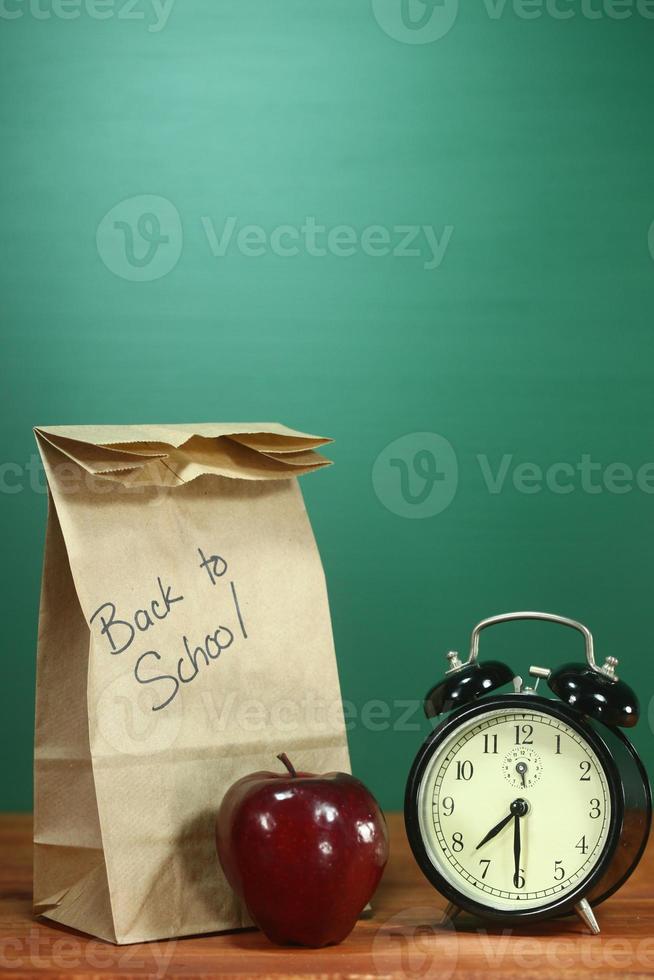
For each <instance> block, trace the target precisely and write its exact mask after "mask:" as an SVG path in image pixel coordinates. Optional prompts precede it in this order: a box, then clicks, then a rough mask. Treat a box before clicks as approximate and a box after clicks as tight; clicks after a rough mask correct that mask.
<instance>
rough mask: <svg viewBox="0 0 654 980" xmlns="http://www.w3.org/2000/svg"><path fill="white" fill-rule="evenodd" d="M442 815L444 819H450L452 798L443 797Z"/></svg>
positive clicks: (452, 804)
mask: <svg viewBox="0 0 654 980" xmlns="http://www.w3.org/2000/svg"><path fill="white" fill-rule="evenodd" d="M443 813H444V814H445V816H446V817H451V816H452V814H453V813H454V798H453V797H451V796H445V797H443Z"/></svg>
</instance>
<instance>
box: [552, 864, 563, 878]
mask: <svg viewBox="0 0 654 980" xmlns="http://www.w3.org/2000/svg"><path fill="white" fill-rule="evenodd" d="M564 878H565V868H564V867H563V861H555V862H554V881H563V879H564Z"/></svg>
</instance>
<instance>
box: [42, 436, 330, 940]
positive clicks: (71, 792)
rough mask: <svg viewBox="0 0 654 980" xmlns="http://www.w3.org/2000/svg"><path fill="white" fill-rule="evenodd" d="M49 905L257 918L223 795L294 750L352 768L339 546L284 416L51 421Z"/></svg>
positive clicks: (155, 918) (45, 815)
mask: <svg viewBox="0 0 654 980" xmlns="http://www.w3.org/2000/svg"><path fill="white" fill-rule="evenodd" d="M35 434H36V438H37V442H38V445H39V450H40V452H41V456H42V459H43V463H44V466H45V471H46V475H47V480H48V486H49V511H48V527H47V534H46V546H45V561H44V568H43V584H42V593H41V607H40V618H39V639H38V669H37V687H36V737H35V760H34V765H35V827H34V847H35V855H34V909H35V912H37V913H40V914H43V915H46V916H47V917H48V918H50V919H53V920H55V921H56V922H60V923H64V924H65V925H67V926H71V927H74V928H75V929H79V930H82V931H84V932H87V933H92V934H93V935H96V936H99V937H101V938H103V939H107V940H110V941H112V942H116V943H134V942H140V941H144V940H152V939H161V938H167V937H173V936H183V935H189V934H192V933H204V932H211V931H218V930H226V929H234V928H239V927H242V926H247V925H249V924H250V920H249V919H248V917H247V913H246V911H245V910H244V909H243V908H242V907H241V905H240V904H239V902H238V900H237V899H236V897H235V896H234V895H233V893H232V892H231V890H230V889H229V887H228V885H227V884H226V882H225V879H224V877H223V875H222V872H221V871H220V868H219V866H218V863H217V859H216V854H215V846H214V820H215V814H216V810H217V808H218V806H219V804H220V802H221V799H222V797H223V795H224V793H225V791H226V790H227V788H228V787H229V786H230V785H231V784H232V783H233V782H234V780H236V779H239V778H240V777H241V776H243V775H245V774H246V773H248V772H252V771H254V770H259V769H271V770H276V769H277V768H278V767H279V766H280V763H278V762H277V760H276V758H275V757H276V755H277V754H278V753H280V752H282V751H284V752H286V753H287V754H288V755H289V757H290V758H291V760H292V761H293V762H294V764H295V765H296V766H297V767H299V768H302V769H304V770H307V771H313V772H326V771H331V770H343V771H349V757H348V750H347V741H346V734H345V725H344V718H343V711H342V702H341V696H340V690H339V681H338V674H337V668H336V660H335V656H334V647H333V640H332V632H331V624H330V617H329V608H328V603H327V593H326V588H325V581H324V575H323V570H322V566H321V562H320V557H319V554H318V551H317V548H316V544H315V541H314V538H313V534H312V530H311V525H310V523H309V519H308V516H307V513H306V510H305V507H304V503H303V500H302V495H301V493H300V489H299V485H298V481H297V479H296V478H297V477H298V476H300V475H302V474H306V473H310V472H311V471H313V470H315V469H319V468H321V467H322V466H324V465H326V464H327V463H328V462H329V461H328V460H326V459H325V458H324V457H322V456H321V455H319V454H318V453H317V452H316V448H317V447H320V446H322V445H323V444H324V443H325V442H328V441H329V440H327V439H323V438H319V437H316V436H310V435H306V434H303V433H300V432H295V431H293V430H292V429H287V428H286V427H285V426H282V425H278V424H274V423H265V424H263V423H262V424H259V423H248V424H241V423H237V424H218V423H210V424H202V425H170V426H169V425H166V426H160V425H134V426H132V425H125V426H56V427H51V426H39V427H38V428H36V429H35Z"/></svg>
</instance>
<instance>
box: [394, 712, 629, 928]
mask: <svg viewBox="0 0 654 980" xmlns="http://www.w3.org/2000/svg"><path fill="white" fill-rule="evenodd" d="M502 708H511V709H513V710H521V711H525V712H529V711H531V710H534V711H540V712H543V713H545V714H550V715H552V716H553V717H555V718H557V719H558V720H559V721H563V722H565V723H566V724H567V725H570V727H571V728H573V729H574V730H575V731H576V732H577V734H578V735H580V736H581V737H582V738H583V739H585V741H586V742H587V743H588V744H589V745H590V747H591V748H592V749H593V751H594V752H595V754H596V755H597V758H598V759H599V761H600V764H601V766H602V768H603V769H604V774H605V776H606V781H607V784H608V787H609V796H610V800H611V819H610V824H609V832H608V837H607V841H606V844H605V846H604V851H603V853H602V855H601V857H600V859H599V860H598V861H597V863H596V864H595V865H594V867H593V868H592V870H591V871H590V872H589V874H588V875H587V876H586V877H585V878H583V879H582V881H581V882H579V883H578V885H576V886H575V888H574V890H573V891H572V892H568V893H567V894H566V895H565V896H563V897H562V898H555V899H554V900H553V901H551V902H548V903H547V904H545V905H540V906H538V907H537V908H525V909H520V908H517V909H515V910H513V909H511V910H507V909H494V908H493V907H492V906H489V905H485V904H483V903H482V902H476V901H474V900H473V899H471V898H469V897H468V896H467V895H465V894H464V893H462V892H461V891H459V890H458V889H457V888H456V887H455V886H454V885H452V883H451V882H450V881H448V879H446V878H445V877H444V876H443V875H442V874H441V873H440V871H439V870H438V869H437V868H436V867H435V866H434V864H433V863H432V861H431V859H430V857H429V854H428V852H427V849H426V847H425V845H424V842H423V839H422V835H421V833H420V822H419V813H418V794H419V790H420V784H421V782H422V779H423V776H424V774H425V770H426V768H427V766H428V764H429V762H430V760H431V758H432V756H433V754H434V752H435V751H436V750H437V749H438V746H439V745H440V744H441V742H442V741H443V740H444V739H445V738H447V737H448V736H449V735H450V734H451V732H453V731H455V730H456V729H457V728H458V727H459V726H460V725H461V724H462V723H464V722H466V721H469V720H470V719H472V718H475V717H476V716H477V715H483V714H486V713H488V712H489V711H496V710H501V709H502ZM404 821H405V825H406V832H407V837H408V839H409V844H410V846H411V850H412V851H413V855H414V857H415V859H416V861H417V863H418V865H419V867H420V870H421V871H422V873H423V874H424V875H425V877H426V878H427V880H428V881H429V882H430V883H431V884H432V885H433V886H434V887H435V888H436V889H437V890H438V891H439V892H440V894H441V895H443V896H444V897H445V898H447V900H448V901H449V902H452V903H453V904H454V905H456V906H458V907H459V908H461V909H464V910H465V911H466V912H470V913H471V914H473V915H475V916H478V917H480V918H484V919H489V920H493V921H496V922H510V921H513V922H515V921H516V920H517V919H519V920H521V921H532V922H533V921H536V920H538V919H547V918H552V917H553V916H558V915H565V914H566V913H568V912H571V911H572V910H573V908H574V906H575V905H576V904H577V903H578V902H580V901H581V899H582V898H583V897H584V896H585V895H586V894H588V893H589V892H590V891H591V890H592V888H593V886H594V885H595V884H596V883H597V882H598V881H600V879H601V877H602V875H603V874H604V872H605V871H606V870H607V868H608V866H609V864H610V863H611V861H612V859H613V857H614V855H615V852H616V850H617V847H618V844H619V841H620V834H621V832H622V825H623V821H624V790H623V786H622V779H621V778H620V773H619V770H618V767H617V766H616V764H615V762H614V760H613V758H612V756H611V753H610V751H609V749H608V747H607V746H606V745H605V743H604V742H603V740H602V738H601V737H600V735H599V734H598V733H597V732H596V731H595V730H594V729H592V728H591V727H590V726H589V725H586V723H585V722H584V720H583V718H582V717H580V716H579V714H577V713H575V712H574V711H572V709H570V708H569V707H568V706H567V705H565V704H561V703H560V702H557V701H551V700H549V699H548V698H543V697H540V696H539V695H534V694H505V695H500V696H493V697H489V698H487V699H483V700H479V701H476V702H475V703H474V704H471V705H466V706H465V707H463V708H460V709H459V710H458V711H455V712H454V713H453V714H451V715H450V716H449V717H448V718H447V719H446V720H445V721H444V722H442V723H441V724H440V725H439V726H438V727H437V728H436V729H435V730H434V731H433V732H432V733H431V734H430V735H429V736H428V737H427V739H426V740H425V742H424V743H423V745H422V746H421V748H420V751H419V752H418V755H417V756H416V758H415V761H414V763H413V766H412V767H411V771H410V773H409V778H408V780H407V785H406V793H405V799H404ZM603 897H604V896H602V898H603ZM607 897H608V896H607ZM596 904H599V903H598V902H595V901H594V902H593V905H596Z"/></svg>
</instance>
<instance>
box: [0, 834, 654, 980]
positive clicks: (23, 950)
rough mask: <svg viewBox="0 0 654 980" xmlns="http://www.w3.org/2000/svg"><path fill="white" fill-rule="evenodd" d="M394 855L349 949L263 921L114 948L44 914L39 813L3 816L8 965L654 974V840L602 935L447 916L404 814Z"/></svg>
mask: <svg viewBox="0 0 654 980" xmlns="http://www.w3.org/2000/svg"><path fill="white" fill-rule="evenodd" d="M389 826H390V830H391V838H392V850H391V860H390V862H389V865H388V868H387V870H386V874H385V876H384V880H383V882H382V884H381V886H380V888H379V891H378V892H377V895H376V897H375V901H374V915H373V917H372V918H370V919H367V920H362V921H361V922H359V923H358V924H357V926H356V928H355V930H354V932H353V933H352V934H351V935H350V937H349V938H348V939H347V940H346V941H345V942H344V943H342V944H341V945H340V946H333V947H330V948H329V949H324V950H310V949H280V948H277V947H274V946H272V945H271V944H270V943H269V942H268V941H267V940H266V939H265V937H264V936H263V935H262V934H261V933H260V932H258V931H256V930H248V931H241V932H235V933H229V934H223V935H210V936H198V937H193V938H189V939H178V940H169V941H167V942H159V943H143V944H140V945H136V946H122V947H121V946H112V945H111V944H108V943H104V942H101V941H99V940H96V939H90V938H89V937H87V936H83V935H82V934H80V933H77V932H74V931H73V930H72V929H66V928H63V927H61V926H57V925H55V924H53V923H49V922H48V921H47V920H45V919H35V918H34V917H33V915H32V911H31V891H32V887H31V874H32V847H31V818H30V817H29V816H28V815H25V814H20V815H0V910H1V915H0V974H2V975H3V976H7V977H14V978H19V977H20V978H22V977H25V978H27V977H37V978H38V977H43V978H45V977H73V978H74V977H103V978H106V977H109V976H121V977H126V976H132V977H157V978H163V977H171V978H172V977H216V976H221V975H223V976H236V975H239V974H240V975H241V976H259V975H261V976H269V977H270V976H273V977H278V976H287V977H293V976H303V977H306V976H315V977H325V978H326V977H350V978H353V980H354V978H365V977H403V978H407V980H422V978H425V980H428V978H429V980H431V978H432V977H433V978H439V980H448V978H449V977H454V976H456V977H461V978H463V977H470V978H472V977H478V978H482V977H483V978H488V977H502V978H506V977H518V976H519V977H520V978H521V980H529V978H531V977H556V978H557V980H566V978H572V977H575V978H576V977H592V978H593V980H595V978H599V977H601V978H603V980H604V978H618V977H620V978H624V977H646V976H653V975H654V896H653V891H654V889H653V887H652V885H653V882H654V843H653V844H652V845H651V846H650V848H649V851H648V853H647V854H646V856H645V858H643V860H642V862H641V864H640V866H639V868H638V870H637V872H636V873H635V875H634V876H633V877H632V878H631V880H630V881H629V882H628V883H627V884H626V885H625V887H624V888H623V889H622V890H621V891H620V892H618V893H617V894H616V895H615V896H614V897H613V898H611V899H609V900H608V902H606V903H605V904H604V905H602V906H600V907H599V909H598V913H597V914H598V919H599V923H600V926H601V928H602V934H601V935H600V936H591V935H590V934H589V933H587V931H586V930H585V928H584V927H583V926H582V924H581V922H580V921H578V920H577V918H576V917H570V918H567V919H563V920H559V921H550V922H545V923H540V924H534V925H532V926H529V927H525V928H521V929H519V930H518V929H514V930H509V929H504V928H496V927H492V926H490V925H488V924H485V923H482V922H480V921H478V920H473V919H471V918H468V917H466V916H463V915H462V916H460V917H459V918H458V919H457V922H456V929H455V928H453V927H449V928H444V927H441V926H440V925H439V924H438V923H439V909H441V908H442V907H443V905H444V902H443V900H442V899H441V898H440V896H439V895H437V894H436V893H435V892H434V891H433V889H432V888H431V887H430V886H429V885H428V884H427V883H426V881H425V880H424V879H423V877H422V875H421V874H420V872H419V871H418V869H417V868H416V866H415V864H414V862H413V859H412V857H411V855H410V853H409V849H408V844H407V841H406V837H405V835H404V828H403V823H402V819H401V817H400V816H399V814H391V815H390V816H389Z"/></svg>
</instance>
